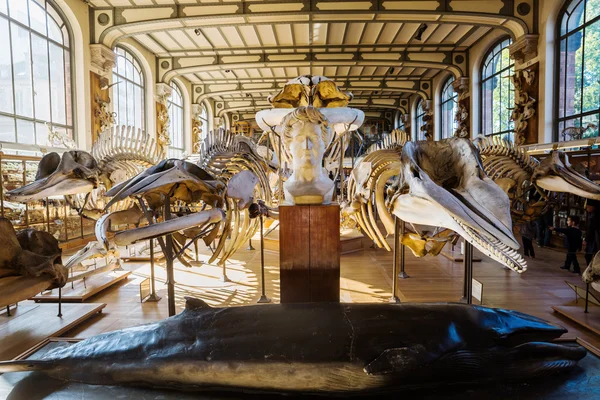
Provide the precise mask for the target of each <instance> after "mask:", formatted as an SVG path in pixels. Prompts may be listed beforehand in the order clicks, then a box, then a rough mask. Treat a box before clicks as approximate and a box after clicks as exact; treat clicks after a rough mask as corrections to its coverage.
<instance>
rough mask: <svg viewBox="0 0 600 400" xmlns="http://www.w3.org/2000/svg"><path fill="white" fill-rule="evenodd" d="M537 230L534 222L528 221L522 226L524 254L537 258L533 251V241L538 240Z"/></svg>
mask: <svg viewBox="0 0 600 400" xmlns="http://www.w3.org/2000/svg"><path fill="white" fill-rule="evenodd" d="M536 236H537V230H536V223H535V222H534V221H527V222H524V223H523V224H521V239H522V241H523V252H524V255H525V256H528V257H531V258H535V251H534V250H533V241H534V240H535V239H536Z"/></svg>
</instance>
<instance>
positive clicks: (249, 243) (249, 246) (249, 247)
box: [246, 238, 256, 250]
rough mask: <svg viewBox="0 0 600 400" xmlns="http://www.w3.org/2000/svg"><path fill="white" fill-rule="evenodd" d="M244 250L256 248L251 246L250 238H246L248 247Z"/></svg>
mask: <svg viewBox="0 0 600 400" xmlns="http://www.w3.org/2000/svg"><path fill="white" fill-rule="evenodd" d="M246 250H256V249H255V248H254V247H252V238H250V239H248V247H247V248H246Z"/></svg>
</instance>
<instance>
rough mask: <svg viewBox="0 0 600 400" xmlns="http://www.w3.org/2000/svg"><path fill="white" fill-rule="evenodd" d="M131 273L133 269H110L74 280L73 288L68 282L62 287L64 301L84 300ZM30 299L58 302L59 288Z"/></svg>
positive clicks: (124, 278)
mask: <svg viewBox="0 0 600 400" xmlns="http://www.w3.org/2000/svg"><path fill="white" fill-rule="evenodd" d="M129 275H131V271H109V272H106V273H101V274H98V275H92V276H91V277H89V278H87V279H86V280H85V282H83V280H78V281H76V282H73V288H71V284H70V283H67V284H66V285H65V287H64V288H63V289H62V301H64V302H84V301H86V300H87V299H89V298H90V297H92V296H94V295H96V294H98V293H99V292H101V291H103V290H106V289H107V288H109V287H110V286H112V285H115V284H117V283H119V282H121V281H122V280H126V279H127V278H128V277H129ZM30 300H34V301H36V302H57V301H58V289H54V290H50V291H46V292H43V293H40V294H38V295H36V296H34V297H32V298H31V299H30Z"/></svg>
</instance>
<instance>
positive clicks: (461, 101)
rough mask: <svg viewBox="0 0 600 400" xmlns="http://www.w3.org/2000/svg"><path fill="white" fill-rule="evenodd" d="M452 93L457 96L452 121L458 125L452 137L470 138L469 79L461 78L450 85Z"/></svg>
mask: <svg viewBox="0 0 600 400" xmlns="http://www.w3.org/2000/svg"><path fill="white" fill-rule="evenodd" d="M452 87H453V89H454V93H456V94H458V109H457V110H456V115H455V116H454V120H455V121H456V122H457V123H458V126H457V127H456V130H455V131H454V137H459V138H470V137H471V122H470V115H471V99H470V97H471V93H470V92H469V78H467V77H463V76H461V77H460V78H458V79H456V80H455V81H454V83H453V84H452Z"/></svg>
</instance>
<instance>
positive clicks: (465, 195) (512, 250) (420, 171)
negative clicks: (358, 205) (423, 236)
mask: <svg viewBox="0 0 600 400" xmlns="http://www.w3.org/2000/svg"><path fill="white" fill-rule="evenodd" d="M401 159H402V170H401V174H400V175H399V177H398V179H399V182H398V187H399V189H400V190H399V191H398V192H397V194H396V195H395V196H394V198H393V199H392V205H393V213H394V214H395V215H396V216H398V217H399V218H401V219H402V220H404V221H407V222H410V223H413V224H422V225H430V226H438V227H444V228H447V229H451V230H453V231H455V232H456V233H458V234H459V235H460V236H462V237H463V238H464V239H465V240H467V241H468V242H470V243H471V244H473V245H474V246H475V247H477V248H478V249H479V250H481V251H482V252H483V253H484V254H486V255H488V256H490V257H491V258H493V259H495V260H496V261H498V262H500V263H502V264H504V265H506V266H507V267H509V268H511V269H513V270H514V271H517V272H519V273H520V272H523V271H525V270H526V268H527V267H526V264H525V260H524V259H523V257H522V256H521V255H520V254H519V253H518V252H517V249H518V248H519V244H518V243H517V241H516V239H515V237H514V236H513V234H512V222H511V218H510V208H509V205H510V203H509V200H508V196H507V195H506V194H505V193H504V192H503V191H502V189H501V188H500V187H499V186H498V185H496V184H495V183H494V182H493V181H492V180H491V179H490V178H488V177H487V176H486V175H485V173H484V171H483V167H482V165H481V160H480V159H479V155H478V153H477V150H476V149H475V147H474V146H473V144H472V143H471V142H470V141H469V140H467V139H460V138H452V139H447V140H442V141H438V142H409V143H407V144H406V145H405V146H404V148H403V152H402V158H401Z"/></svg>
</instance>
